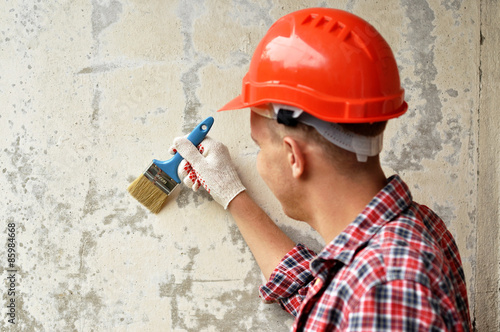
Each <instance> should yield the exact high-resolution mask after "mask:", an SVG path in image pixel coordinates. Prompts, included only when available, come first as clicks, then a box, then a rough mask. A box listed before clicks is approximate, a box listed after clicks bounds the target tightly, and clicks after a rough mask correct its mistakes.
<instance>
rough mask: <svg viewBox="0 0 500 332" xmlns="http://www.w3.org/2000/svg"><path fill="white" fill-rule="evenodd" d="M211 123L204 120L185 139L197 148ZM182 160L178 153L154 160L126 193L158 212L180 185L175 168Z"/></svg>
mask: <svg viewBox="0 0 500 332" xmlns="http://www.w3.org/2000/svg"><path fill="white" fill-rule="evenodd" d="M213 123H214V118H213V117H208V118H206V119H205V120H203V121H202V122H200V123H199V124H198V125H197V126H196V128H194V129H193V131H192V132H191V133H190V134H189V135H188V137H187V139H188V140H190V141H191V143H193V144H194V145H195V146H198V145H199V144H200V143H201V142H202V141H203V140H204V139H205V137H206V136H207V134H208V132H209V130H210V128H212V125H213ZM182 159H184V158H182V156H181V155H180V154H179V153H178V152H176V153H175V155H174V156H173V157H172V158H170V159H169V160H165V161H160V160H156V159H154V160H153V162H152V163H151V165H149V167H148V168H147V169H146V171H145V172H144V174H142V175H140V176H139V177H138V178H137V179H135V180H134V182H132V183H131V184H130V185H129V186H128V192H129V193H130V194H131V195H132V196H133V197H134V198H135V199H137V200H138V201H139V202H140V203H141V204H142V205H144V206H145V207H147V208H148V209H149V210H150V211H151V212H153V213H158V212H160V210H161V209H162V207H163V205H164V204H165V202H166V200H167V198H168V196H169V195H170V194H171V193H172V191H173V190H174V189H175V188H176V187H177V185H178V184H179V183H181V180H180V179H179V176H178V175H177V168H178V167H179V164H180V162H181V161H182Z"/></svg>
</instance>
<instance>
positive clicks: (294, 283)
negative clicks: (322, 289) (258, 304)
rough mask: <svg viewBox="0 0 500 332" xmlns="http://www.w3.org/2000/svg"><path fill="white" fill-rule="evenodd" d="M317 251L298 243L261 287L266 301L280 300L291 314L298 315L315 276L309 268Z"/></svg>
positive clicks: (282, 305)
mask: <svg viewBox="0 0 500 332" xmlns="http://www.w3.org/2000/svg"><path fill="white" fill-rule="evenodd" d="M315 257H316V253H314V252H313V251H312V250H310V249H308V248H307V247H305V246H304V245H302V244H300V243H299V244H297V245H296V246H295V247H294V248H293V249H292V250H291V251H290V252H288V253H287V254H286V255H285V257H283V259H282V260H281V262H280V263H279V264H278V266H277V267H276V269H274V271H273V273H272V274H271V276H270V278H269V281H268V282H267V283H266V284H265V285H262V286H261V287H260V289H259V291H260V296H261V298H262V299H263V301H264V302H266V303H273V302H278V303H279V304H280V305H281V307H282V308H283V309H284V310H286V311H287V312H289V313H290V314H292V315H294V316H297V313H298V312H299V308H300V305H301V304H302V301H303V300H304V298H305V296H306V294H307V291H308V289H309V286H310V284H311V281H313V280H314V276H313V275H312V273H311V270H310V269H309V264H310V262H311V261H312V260H313V259H314V258H315Z"/></svg>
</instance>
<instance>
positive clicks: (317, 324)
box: [260, 176, 471, 331]
mask: <svg viewBox="0 0 500 332" xmlns="http://www.w3.org/2000/svg"><path fill="white" fill-rule="evenodd" d="M260 292H261V297H262V298H263V300H264V301H266V302H279V303H280V304H281V306H282V307H283V308H284V309H285V310H286V311H288V312H289V313H291V314H293V315H294V316H296V318H295V322H294V325H293V328H292V329H293V330H294V331H335V330H342V331H471V322H470V316H469V306H468V300H467V289H466V285H465V277H464V273H463V270H462V263H461V260H460V256H459V253H458V248H457V246H456V244H455V241H454V240H453V237H452V235H451V234H450V232H449V231H448V230H447V228H446V225H445V224H444V223H443V221H442V220H441V219H440V218H439V217H438V216H437V215H436V214H434V213H433V212H432V211H431V210H430V209H429V208H428V207H426V206H423V205H419V204H417V203H415V202H413V201H412V197H411V194H410V191H409V189H408V187H407V186H406V184H405V183H404V182H403V181H402V180H401V179H400V178H399V177H398V176H393V177H391V178H390V179H389V181H388V184H387V186H386V187H385V188H384V189H382V190H381V191H380V192H379V193H378V195H377V196H375V198H373V200H372V201H371V202H370V203H369V204H368V205H367V206H366V208H365V209H364V211H363V212H362V213H361V214H360V215H359V216H358V217H357V218H356V219H355V220H354V221H353V222H352V223H351V224H350V225H349V226H348V227H347V228H346V229H345V230H344V231H343V232H342V233H341V234H340V235H339V236H337V237H336V238H335V239H334V240H333V241H332V242H331V243H330V244H328V245H327V246H326V247H325V248H324V249H323V251H321V253H319V254H318V255H316V254H315V253H314V252H312V251H310V250H309V249H307V248H306V247H304V246H303V245H301V244H298V245H297V246H296V247H295V248H294V249H293V250H291V251H290V252H289V253H288V254H287V255H286V256H285V257H284V258H283V260H282V261H281V263H280V264H279V265H278V267H277V268H276V269H275V271H274V272H273V274H272V275H271V277H270V280H269V282H268V283H267V284H266V285H263V286H261V288H260Z"/></svg>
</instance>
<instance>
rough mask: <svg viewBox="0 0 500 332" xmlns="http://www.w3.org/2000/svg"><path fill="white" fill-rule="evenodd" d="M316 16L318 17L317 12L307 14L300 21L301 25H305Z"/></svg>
mask: <svg viewBox="0 0 500 332" xmlns="http://www.w3.org/2000/svg"><path fill="white" fill-rule="evenodd" d="M316 17H318V15H317V14H310V15H307V17H306V18H305V19H304V20H303V21H302V25H306V24H309V23H311V22H312V21H314V20H315V19H316Z"/></svg>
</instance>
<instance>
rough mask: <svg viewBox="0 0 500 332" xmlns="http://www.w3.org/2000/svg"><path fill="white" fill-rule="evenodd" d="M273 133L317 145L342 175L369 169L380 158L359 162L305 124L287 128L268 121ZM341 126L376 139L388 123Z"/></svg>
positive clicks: (344, 124) (342, 124)
mask: <svg viewBox="0 0 500 332" xmlns="http://www.w3.org/2000/svg"><path fill="white" fill-rule="evenodd" d="M268 123H270V124H271V125H270V129H271V131H273V132H275V133H276V134H277V135H276V138H280V139H282V138H283V137H285V136H287V135H290V136H296V135H298V136H300V137H301V138H302V139H304V140H305V141H307V142H310V143H313V144H317V145H318V146H319V147H320V148H321V149H322V150H323V152H324V153H325V156H326V157H327V158H328V159H329V160H330V161H331V162H332V164H333V165H334V166H335V167H336V168H337V169H338V170H339V171H341V172H342V173H346V174H352V173H353V172H355V171H356V170H360V169H363V168H364V167H369V164H370V160H373V158H377V160H378V156H374V157H371V158H370V157H369V158H368V161H367V162H364V163H363V162H358V160H357V157H356V154H355V153H354V152H351V151H348V150H345V149H343V148H341V147H339V146H337V145H335V144H333V143H331V142H330V141H328V140H327V139H326V138H324V137H323V136H322V135H321V134H320V133H319V132H318V131H317V130H316V129H315V128H314V127H311V126H308V125H306V124H303V123H300V122H299V123H298V124H297V125H296V126H285V125H282V124H278V123H277V122H276V121H268ZM339 125H340V126H341V127H342V128H343V129H345V130H347V131H350V132H352V133H355V134H359V135H362V136H367V137H374V136H378V135H380V134H382V133H383V132H384V130H385V128H386V126H387V121H382V122H373V123H339Z"/></svg>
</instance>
